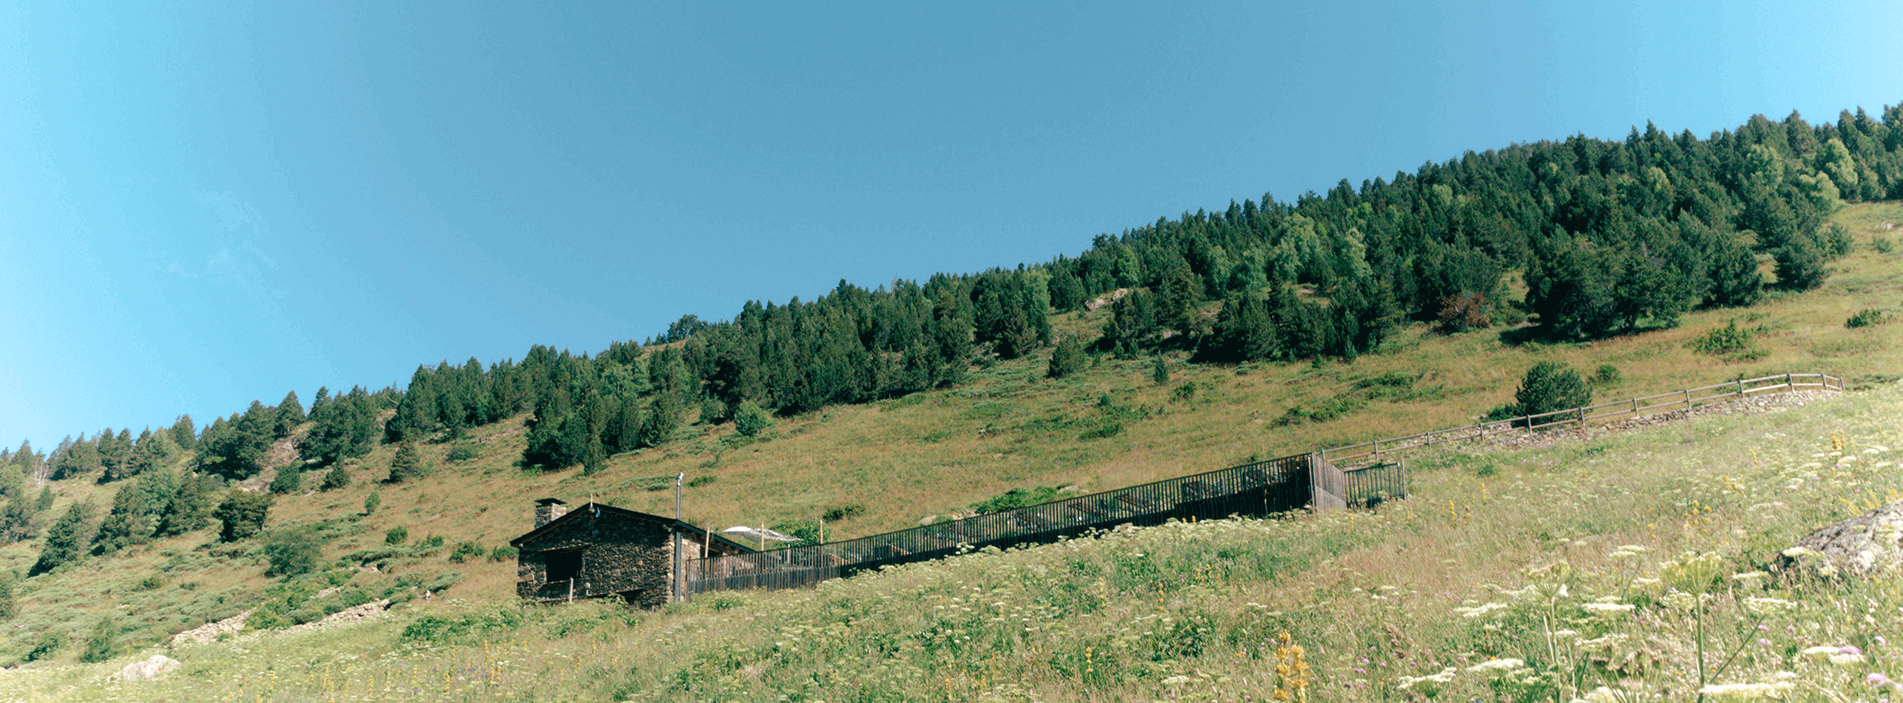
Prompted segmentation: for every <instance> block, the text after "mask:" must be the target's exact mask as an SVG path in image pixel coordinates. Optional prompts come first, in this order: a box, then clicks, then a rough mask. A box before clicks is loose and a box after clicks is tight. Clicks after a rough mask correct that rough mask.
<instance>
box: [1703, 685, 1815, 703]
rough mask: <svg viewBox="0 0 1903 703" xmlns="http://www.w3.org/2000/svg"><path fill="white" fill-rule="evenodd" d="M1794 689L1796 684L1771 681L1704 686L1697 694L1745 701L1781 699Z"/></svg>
mask: <svg viewBox="0 0 1903 703" xmlns="http://www.w3.org/2000/svg"><path fill="white" fill-rule="evenodd" d="M1796 687H1797V685H1796V684H1793V683H1791V682H1789V681H1773V682H1770V683H1724V684H1712V685H1709V686H1706V687H1704V688H1701V689H1698V692H1699V693H1700V694H1702V695H1707V696H1711V697H1713V698H1734V699H1739V700H1747V699H1752V698H1783V697H1784V692H1785V691H1789V690H1791V689H1793V688H1796Z"/></svg>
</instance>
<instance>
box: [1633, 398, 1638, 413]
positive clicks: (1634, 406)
mask: <svg viewBox="0 0 1903 703" xmlns="http://www.w3.org/2000/svg"><path fill="white" fill-rule="evenodd" d="M1632 416H1633V417H1638V416H1639V399H1638V398H1633V399H1632Z"/></svg>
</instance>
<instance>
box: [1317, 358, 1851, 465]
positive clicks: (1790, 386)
mask: <svg viewBox="0 0 1903 703" xmlns="http://www.w3.org/2000/svg"><path fill="white" fill-rule="evenodd" d="M1808 389H1821V390H1830V391H1842V390H1844V381H1843V379H1842V378H1838V377H1836V376H1831V375H1828V374H1821V373H1786V374H1779V375H1775V376H1763V377H1760V378H1743V379H1739V380H1736V381H1727V382H1724V383H1718V384H1713V385H1709V386H1702V387H1699V388H1686V389H1683V390H1677V391H1672V392H1670V393H1660V394H1658V395H1648V396H1640V397H1637V398H1629V399H1626V400H1620V401H1616V402H1611V403H1600V404H1598V405H1589V406H1586V407H1581V408H1568V409H1565V410H1555V411H1553V412H1546V413H1537V414H1529V415H1521V416H1519V417H1513V418H1508V419H1505V420H1493V421H1489V422H1480V423H1476V424H1472V425H1465V426H1461V427H1451V428H1447V429H1442V430H1431V431H1428V432H1422V433H1420V434H1413V435H1407V436H1405V437H1391V438H1386V439H1377V440H1374V441H1371V442H1362V443H1360V444H1350V445H1348V446H1345V447H1332V448H1329V449H1323V450H1321V455H1322V456H1323V457H1324V458H1326V459H1328V460H1329V461H1331V462H1335V463H1342V464H1346V463H1352V462H1355V461H1363V460H1372V459H1375V458H1378V457H1380V455H1381V453H1382V452H1390V453H1391V452H1395V451H1399V450H1402V449H1413V448H1415V447H1424V446H1427V445H1430V444H1436V443H1445V442H1455V441H1461V440H1475V439H1483V438H1486V437H1488V436H1490V435H1495V434H1500V433H1502V432H1508V431H1511V430H1514V429H1516V428H1517V429H1545V428H1552V427H1559V426H1563V425H1573V426H1579V425H1583V424H1585V423H1587V422H1591V421H1594V420H1604V419H1607V418H1617V417H1641V416H1644V415H1647V414H1651V413H1656V412H1672V411H1678V410H1691V409H1693V408H1696V407H1698V406H1701V405H1711V404H1713V403H1720V402H1725V401H1731V400H1738V399H1741V398H1749V397H1751V396H1754V395H1761V394H1764V393H1771V392H1784V393H1788V392H1791V391H1798V390H1808Z"/></svg>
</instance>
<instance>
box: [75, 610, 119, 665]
mask: <svg viewBox="0 0 1903 703" xmlns="http://www.w3.org/2000/svg"><path fill="white" fill-rule="evenodd" d="M118 639H119V624H118V623H115V622H113V621H112V618H111V617H110V616H108V617H103V618H100V619H99V622H98V623H97V624H94V625H93V631H92V635H91V636H90V637H87V638H86V649H85V650H84V651H82V652H80V653H79V660H80V661H82V662H86V663H88V664H91V663H95V662H102V661H105V660H107V659H111V658H113V656H115V655H117V654H118V653H119V641H118Z"/></svg>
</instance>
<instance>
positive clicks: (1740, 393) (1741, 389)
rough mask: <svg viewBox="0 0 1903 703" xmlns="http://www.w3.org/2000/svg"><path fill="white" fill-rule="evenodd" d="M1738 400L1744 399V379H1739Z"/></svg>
mask: <svg viewBox="0 0 1903 703" xmlns="http://www.w3.org/2000/svg"><path fill="white" fill-rule="evenodd" d="M1738 400H1744V379H1742V378H1740V379H1738Z"/></svg>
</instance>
